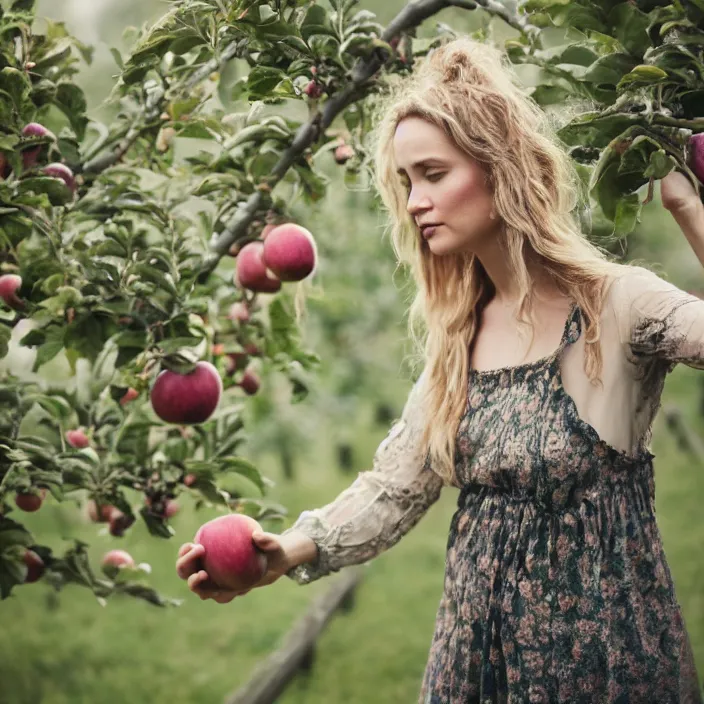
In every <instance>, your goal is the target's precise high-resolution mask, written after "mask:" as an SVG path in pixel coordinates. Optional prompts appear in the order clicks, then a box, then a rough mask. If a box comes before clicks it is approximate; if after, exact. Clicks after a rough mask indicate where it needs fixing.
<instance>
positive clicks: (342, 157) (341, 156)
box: [335, 144, 354, 164]
mask: <svg viewBox="0 0 704 704" xmlns="http://www.w3.org/2000/svg"><path fill="white" fill-rule="evenodd" d="M353 156H354V149H352V147H350V145H349V144H341V145H340V146H339V147H337V148H336V149H335V161H336V162H337V163H338V164H344V163H345V162H346V161H347V160H349V159H351V158H352V157H353Z"/></svg>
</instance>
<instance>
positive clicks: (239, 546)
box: [194, 513, 267, 591]
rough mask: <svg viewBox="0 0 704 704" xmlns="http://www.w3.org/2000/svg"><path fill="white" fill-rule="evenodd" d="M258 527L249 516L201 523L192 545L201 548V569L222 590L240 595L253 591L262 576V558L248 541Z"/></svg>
mask: <svg viewBox="0 0 704 704" xmlns="http://www.w3.org/2000/svg"><path fill="white" fill-rule="evenodd" d="M260 529H261V526H260V525H259V523H257V521H255V520H254V519H253V518H250V517H249V516H244V515H242V514H238V513H231V514H228V515H226V516H220V517H218V518H214V519H213V520H212V521H208V522H207V523H204V524H203V525H202V526H201V527H200V528H199V529H198V532H197V533H196V536H195V538H194V542H195V543H199V544H200V545H202V546H203V547H204V548H205V554H204V555H203V557H202V558H201V564H202V566H203V569H204V570H205V571H206V572H207V573H208V576H209V577H210V579H211V580H212V581H213V582H214V583H215V584H216V585H217V586H218V587H221V588H222V589H228V590H232V591H242V590H246V589H250V588H251V587H253V586H254V585H255V584H256V583H257V582H259V580H261V578H262V577H263V576H264V574H265V572H266V568H267V559H266V555H265V554H264V553H263V552H261V551H260V550H259V549H258V548H257V547H256V546H255V545H254V542H253V541H252V533H254V531H256V530H260Z"/></svg>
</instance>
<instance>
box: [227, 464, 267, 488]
mask: <svg viewBox="0 0 704 704" xmlns="http://www.w3.org/2000/svg"><path fill="white" fill-rule="evenodd" d="M222 470H223V471H225V472H234V473H235V474H241V475H242V476H243V477H245V478H246V479H248V480H249V481H250V482H252V483H253V484H254V485H256V487H257V488H258V489H259V491H261V493H262V496H263V495H264V494H265V493H266V485H265V484H264V480H263V479H262V475H261V473H260V472H259V470H258V469H257V468H256V466H255V465H253V464H252V463H251V462H250V461H249V460H246V459H244V458H243V457H225V458H223V459H222Z"/></svg>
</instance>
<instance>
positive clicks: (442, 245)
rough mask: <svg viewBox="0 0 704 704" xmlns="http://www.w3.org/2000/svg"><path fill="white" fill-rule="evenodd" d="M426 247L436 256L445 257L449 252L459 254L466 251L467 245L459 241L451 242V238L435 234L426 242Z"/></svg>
mask: <svg viewBox="0 0 704 704" xmlns="http://www.w3.org/2000/svg"><path fill="white" fill-rule="evenodd" d="M427 244H428V249H429V250H430V252H431V253H432V254H434V255H435V256H436V257H446V256H448V255H451V254H459V253H460V252H465V251H467V245H464V246H462V245H461V244H460V243H459V242H453V241H452V238H449V237H443V236H442V235H435V237H431V238H430V239H429V240H428V242H427Z"/></svg>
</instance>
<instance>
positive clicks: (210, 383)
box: [150, 362, 222, 425]
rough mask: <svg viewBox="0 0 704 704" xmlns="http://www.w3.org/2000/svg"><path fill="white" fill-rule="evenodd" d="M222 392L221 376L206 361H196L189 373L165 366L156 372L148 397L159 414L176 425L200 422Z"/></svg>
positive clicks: (213, 407) (164, 419) (216, 404)
mask: <svg viewBox="0 0 704 704" xmlns="http://www.w3.org/2000/svg"><path fill="white" fill-rule="evenodd" d="M221 395H222V379H221V378H220V374H219V373H218V370H217V369H216V368H215V367H214V366H213V365H212V364H211V363H210V362H198V363H197V364H196V366H195V369H194V370H193V371H192V372H190V373H189V374H178V373H176V372H173V371H171V370H170V369H165V370H164V371H163V372H160V373H159V376H157V378H156V381H155V382H154V386H153V387H152V390H151V394H150V398H151V402H152V408H153V409H154V413H156V414H157V415H158V416H159V418H161V419H162V420H163V421H166V422H167V423H178V424H179V425H183V424H191V423H203V422H205V421H206V420H208V418H210V416H211V415H212V414H213V413H214V412H215V409H216V408H217V407H218V403H220V396H221Z"/></svg>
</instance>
